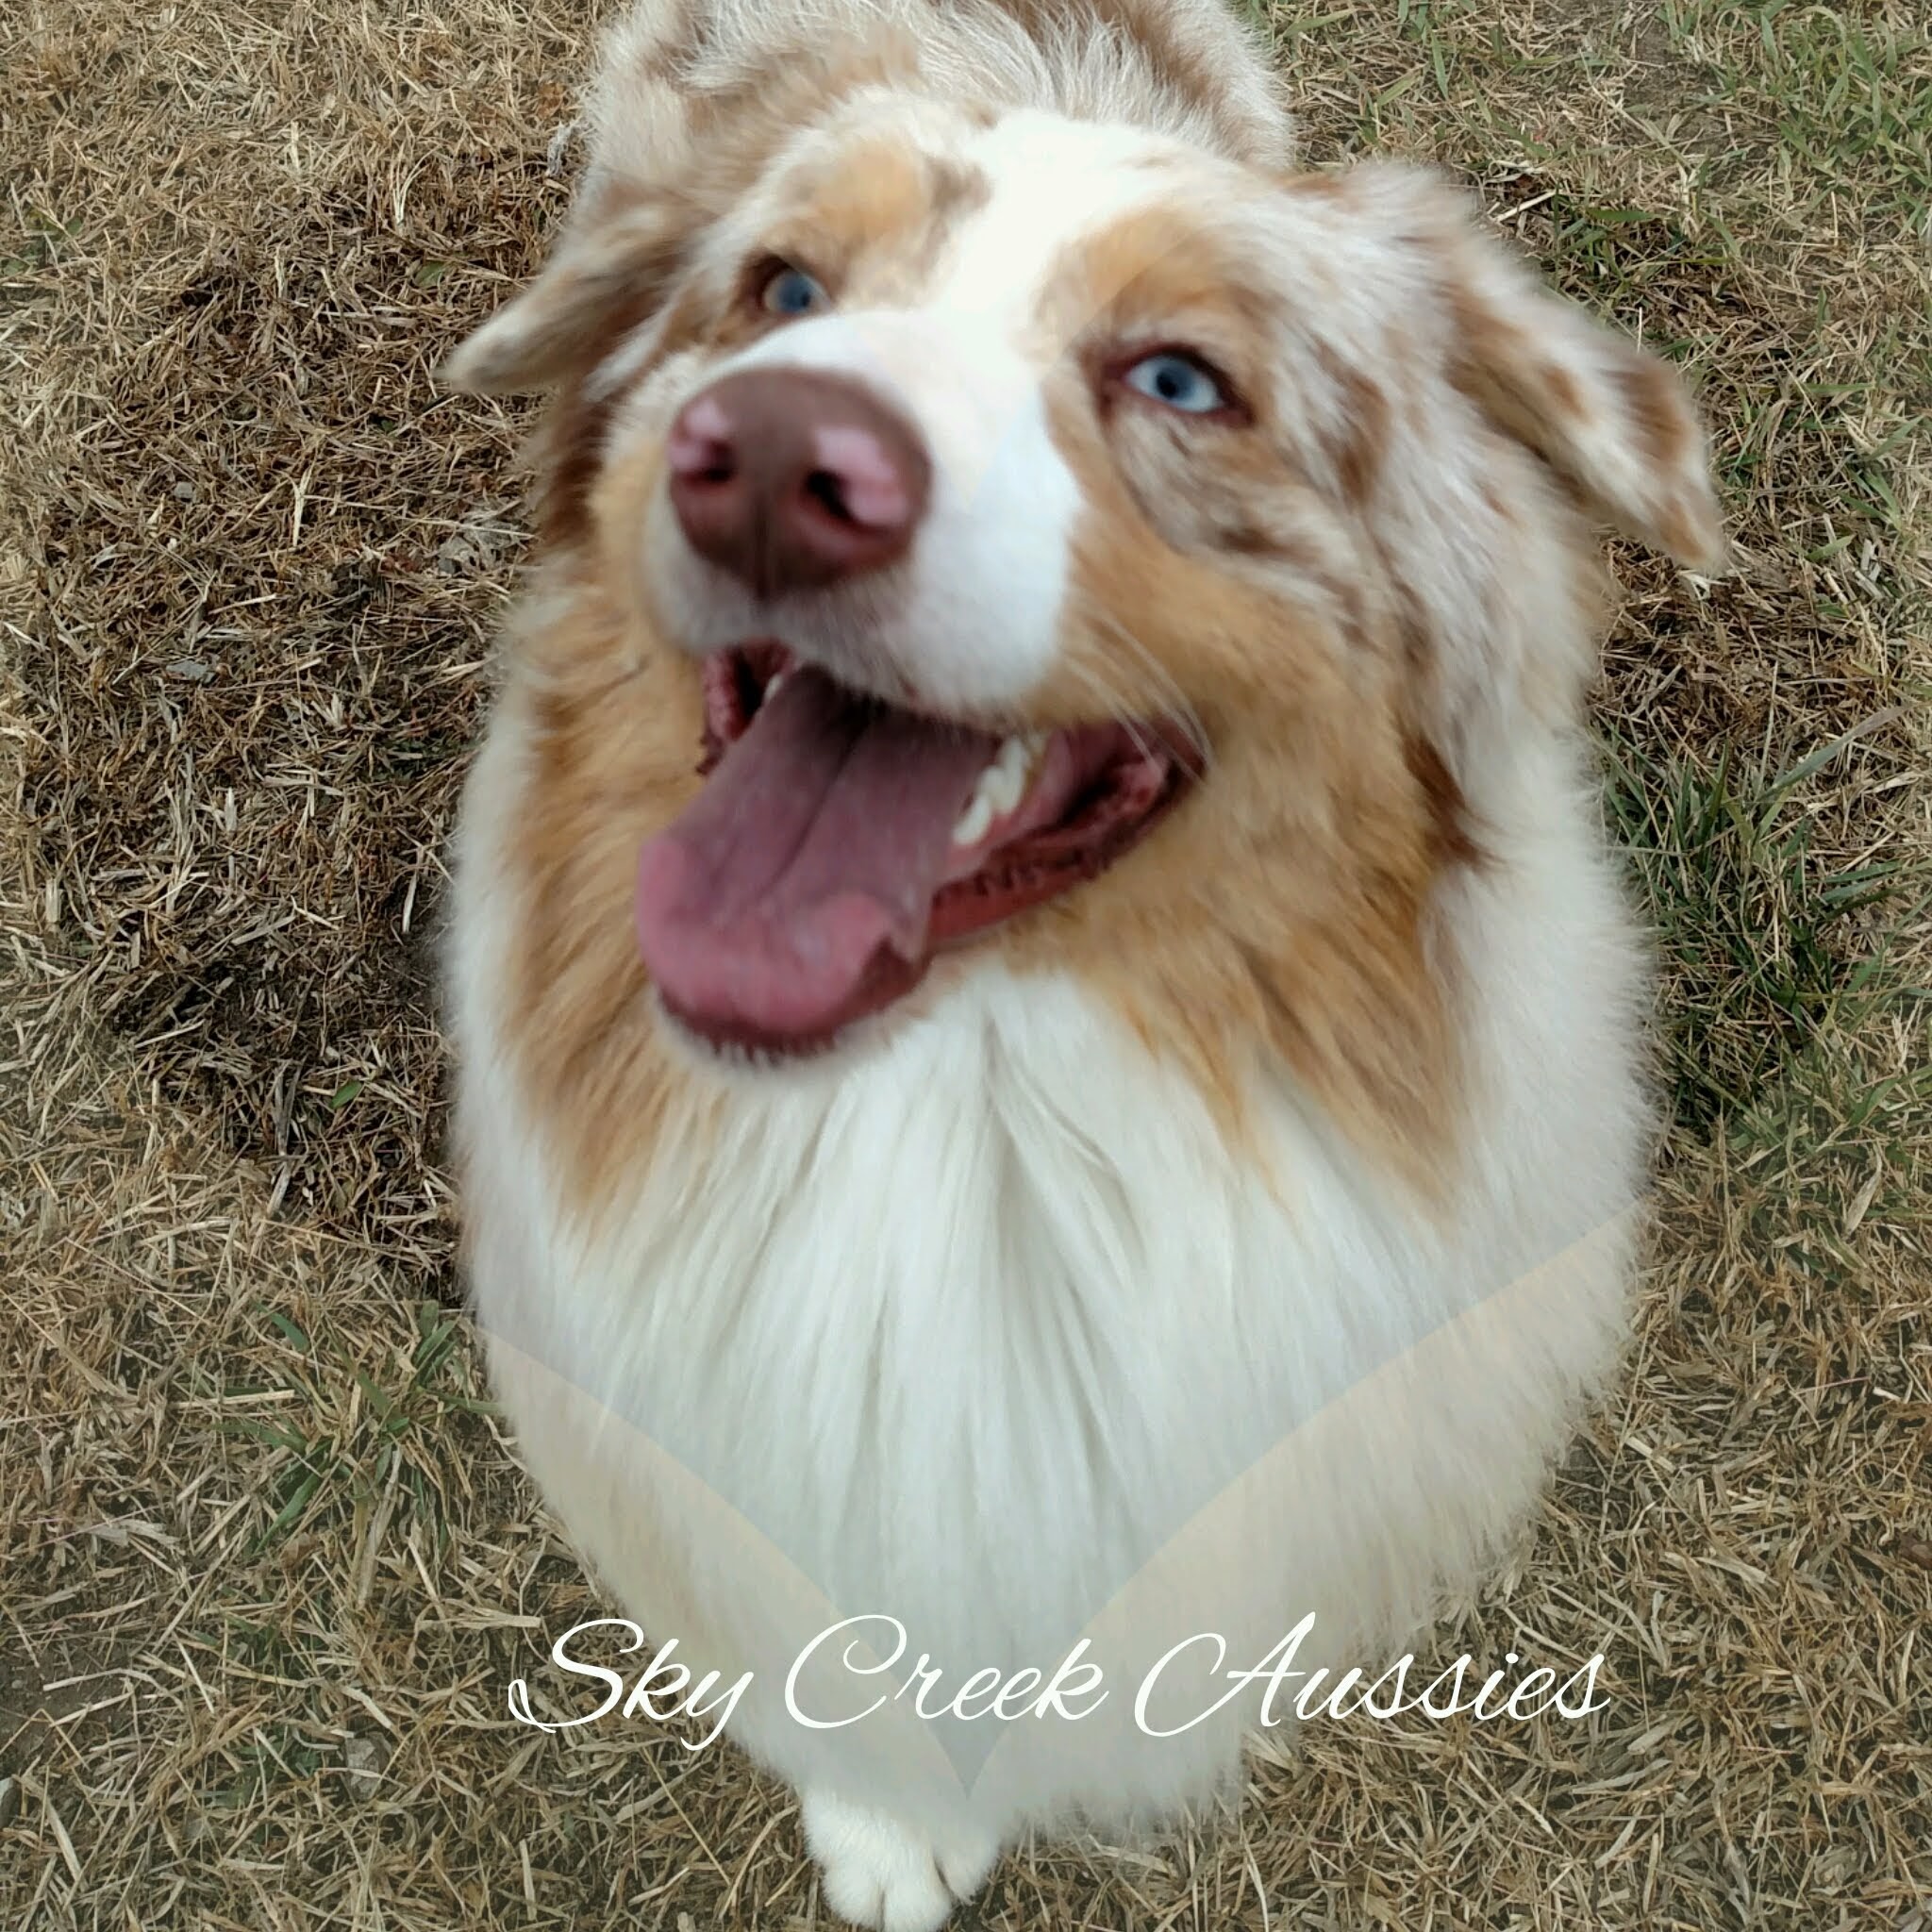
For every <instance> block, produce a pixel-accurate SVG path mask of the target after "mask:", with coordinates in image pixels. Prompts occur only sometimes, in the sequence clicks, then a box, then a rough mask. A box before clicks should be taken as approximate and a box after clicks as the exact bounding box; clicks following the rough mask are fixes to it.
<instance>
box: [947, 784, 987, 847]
mask: <svg viewBox="0 0 1932 1932" xmlns="http://www.w3.org/2000/svg"><path fill="white" fill-rule="evenodd" d="M991 824H992V800H991V799H990V798H989V797H988V796H987V795H986V793H985V792H984V791H979V790H978V789H977V788H976V787H975V788H974V793H973V796H972V797H971V798H970V799H969V800H968V801H967V805H966V809H965V810H964V811H962V812H961V813H960V814H959V823H958V824H957V825H955V826H954V827H953V843H954V844H955V845H977V844H978V843H979V841H981V840H982V839H983V838H985V837H986V835H987V832H988V829H989V828H990V827H991Z"/></svg>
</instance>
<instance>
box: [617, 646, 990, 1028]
mask: <svg viewBox="0 0 1932 1932" xmlns="http://www.w3.org/2000/svg"><path fill="white" fill-rule="evenodd" d="M998 749H999V744H998V741H997V740H996V739H993V738H991V737H988V736H986V735H985V734H984V733H980V732H969V731H964V730H961V729H959V728H958V726H953V725H944V724H932V723H929V722H928V721H926V720H924V719H922V718H916V717H914V716H912V715H911V713H909V712H907V711H901V710H897V709H894V708H891V707H890V706H884V705H877V704H874V703H871V702H868V701H866V700H862V699H859V698H857V697H855V696H853V695H852V694H851V693H850V692H848V691H842V690H841V688H840V687H839V686H837V685H835V684H834V683H833V682H832V681H831V680H830V679H829V678H827V677H826V676H825V675H824V674H823V673H821V672H818V671H815V670H809V669H805V668H801V669H799V670H796V671H793V672H792V673H791V675H790V676H789V677H787V678H786V680H785V682H784V683H783V684H782V685H781V686H780V687H779V689H778V691H777V694H776V695H775V696H774V697H772V698H771V699H769V700H768V701H767V702H766V703H765V704H764V705H763V706H762V707H760V708H759V710H758V715H757V716H756V717H755V718H754V719H753V720H752V723H751V725H750V728H749V729H748V730H747V731H746V732H745V734H744V736H743V737H741V739H739V740H738V741H736V742H735V743H734V744H733V745H732V746H731V748H730V749H729V750H728V751H727V752H726V753H725V754H724V759H723V761H722V762H721V763H720V764H719V766H718V768H717V769H716V770H715V771H714V772H713V773H712V774H710V776H709V777H708V779H706V781H705V788H704V790H703V791H701V792H700V793H699V794H698V796H697V799H696V801H695V802H694V803H693V804H692V805H691V807H690V808H689V809H688V810H686V812H685V813H684V815H683V816H682V817H681V818H679V819H678V820H677V821H676V823H675V824H673V825H672V826H671V827H670V828H669V829H668V830H666V831H664V832H661V833H659V834H658V837H656V838H655V839H652V840H651V841H648V842H647V843H646V845H645V846H644V849H643V853H642V856H641V858H640V860H639V863H638V895H637V927H638V941H639V944H640V945H641V948H642V951H643V956H644V963H645V965H646V966H647V967H649V969H650V972H651V976H652V978H653V979H654V980H655V981H656V982H657V986H658V993H659V995H660V996H661V998H662V999H663V1001H664V1003H665V1005H666V1006H667V1007H669V1008H670V1009H671V1010H672V1011H673V1012H674V1013H675V1014H676V1015H677V1016H678V1018H679V1019H681V1020H683V1021H685V1022H686V1023H687V1024H690V1025H691V1026H693V1027H695V1028H696V1029H697V1030H698V1031H699V1032H701V1033H704V1034H706V1035H708V1036H710V1037H711V1038H714V1039H719V1040H727V1041H739V1042H741V1043H744V1044H748V1045H772V1046H784V1045H792V1044H796V1043H797V1042H799V1041H802V1040H809V1039H816V1038H823V1037H825V1036H828V1035H830V1034H831V1033H832V1032H834V1031H835V1030H836V1029H837V1028H839V1027H840V1026H841V1025H844V1024H847V1023H848V1022H849V1021H851V1020H853V1019H856V1018H858V1016H859V1015H861V1014H863V1013H867V1012H871V1011H873V1010H874V1009H875V1008H878V1007H881V1006H883V1005H885V1004H886V1003H887V1002H888V1001H889V1000H891V999H893V998H895V997H896V996H897V995H898V994H899V993H901V992H903V991H905V990H906V989H907V988H908V986H910V985H911V984H912V983H913V981H915V980H916V979H917V978H918V977H919V974H920V973H921V972H922V971H923V970H924V952H925V939H926V924H927V920H928V918H929V916H930V914H931V911H932V902H933V897H934V895H935V894H936V893H937V892H938V891H939V889H940V887H941V884H942V883H943V880H944V875H945V870H946V865H947V861H948V859H949V858H950V856H951V852H952V839H953V826H954V824H956V823H957V822H958V817H959V814H960V812H961V811H962V810H963V809H964V808H965V805H966V801H967V799H968V798H969V797H971V795H972V792H973V787H974V782H975V781H976V780H977V778H978V776H979V774H980V773H981V772H983V771H984V770H985V769H986V767H987V765H988V763H989V762H990V761H991V758H992V757H993V755H994V754H995V752H996V751H997V750H998Z"/></svg>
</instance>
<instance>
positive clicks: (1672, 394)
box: [1360, 166, 1725, 572]
mask: <svg viewBox="0 0 1932 1932" xmlns="http://www.w3.org/2000/svg"><path fill="white" fill-rule="evenodd" d="M1360 173H1361V174H1363V175H1373V176H1374V177H1375V178H1374V180H1373V181H1372V182H1371V183H1369V184H1368V185H1369V187H1370V192H1373V193H1375V194H1377V195H1378V196H1382V195H1387V196H1390V197H1396V198H1399V199H1400V201H1401V202H1402V203H1403V204H1405V208H1404V213H1405V215H1406V216H1407V217H1408V218H1409V219H1408V220H1406V221H1405V224H1404V225H1405V227H1406V229H1407V239H1409V240H1411V241H1413V242H1420V243H1421V244H1422V245H1424V247H1425V248H1427V249H1428V251H1429V253H1430V256H1431V258H1432V259H1431V267H1432V269H1433V270H1436V271H1437V273H1438V274H1439V276H1440V284H1441V294H1442V297H1443V299H1444V301H1445V303H1446V307H1447V314H1448V320H1449V323H1450V327H1451V330H1452V335H1453V340H1452V341H1451V342H1450V343H1449V344H1448V354H1449V358H1450V366H1451V370H1452V373H1453V375H1454V376H1455V379H1456V380H1457V384H1458V385H1459V386H1460V387H1461V388H1462V389H1463V390H1464V391H1466V392H1467V393H1468V394H1469V395H1470V396H1471V397H1472V398H1473V399H1474V401H1475V402H1476V403H1477V405H1478V406H1479V407H1480V408H1482V409H1483V410H1484V412H1485V413H1486V414H1487V415H1488V416H1489V417H1490V418H1491V421H1492V422H1493V423H1494V424H1495V425H1497V426H1498V427H1499V428H1501V429H1503V430H1505V431H1507V433H1508V434H1509V435H1511V436H1513V437H1515V438H1516V439H1517V440H1518V441H1521V442H1523V443H1525V444H1526V445H1527V446H1528V447H1529V448H1530V449H1532V450H1534V451H1535V452H1536V453H1537V454H1538V455H1539V456H1540V457H1541V458H1543V459H1544V460H1545V461H1546V462H1547V463H1548V464H1549V465H1550V467H1551V468H1552V469H1553V470H1555V471H1556V472H1557V475H1560V476H1561V477H1563V478H1564V480H1565V481H1566V482H1567V483H1569V485H1570V486H1571V487H1572V489H1574V491H1576V492H1577V493H1578V495H1579V496H1580V497H1581V498H1582V499H1583V500H1584V501H1585V502H1586V503H1587V504H1589V505H1590V506H1591V508H1594V509H1596V510H1597V511H1599V512H1600V513H1601V514H1602V515H1603V516H1604V517H1605V518H1606V519H1607V521H1608V522H1609V523H1611V524H1612V525H1615V526H1616V527H1617V528H1618V529H1620V530H1622V531H1623V532H1624V534H1625V535H1626V536H1630V537H1635V538H1637V539H1638V540H1639V541H1641V542H1644V543H1647V544H1649V545H1651V546H1652V547H1653V548H1655V549H1657V550H1661V551H1663V552H1664V553H1665V554H1666V555H1668V556H1670V557H1673V558H1675V559H1676V560H1677V561H1678V562H1679V563H1682V564H1685V565H1687V566H1690V567H1691V568H1694V569H1700V570H1705V571H1710V572H1716V571H1720V570H1722V569H1724V564H1725V546H1724V531H1723V526H1722V524H1721V521H1720V517H1719V512H1718V506H1717V499H1716V495H1715V493H1714V492H1713V491H1712V488H1711V481H1710V466H1709V455H1708V451H1707V445H1706V442H1705V436H1704V428H1703V425H1702V424H1701V423H1700V422H1699V420H1698V414H1697V410H1696V408H1695V406H1694V405H1693V404H1692V402H1691V394H1690V391H1689V389H1688V388H1687V386H1686V384H1685V382H1684V379H1683V377H1682V376H1681V375H1679V374H1678V372H1677V371H1676V370H1675V369H1674V367H1673V366H1672V365H1671V364H1670V363H1668V362H1666V361H1665V360H1664V359H1663V358H1661V357H1658V356H1654V355H1652V354H1650V353H1649V352H1647V351H1646V350H1643V349H1640V348H1639V347H1638V346H1637V345H1636V343H1634V342H1632V341H1629V340H1628V339H1627V338H1625V337H1624V336H1621V335H1618V334H1616V333H1615V332H1614V331H1613V330H1611V329H1608V328H1606V327H1604V326H1603V325H1601V324H1599V323H1597V322H1595V321H1593V320H1592V319H1591V317H1590V316H1589V315H1588V314H1587V313H1586V312H1585V311H1584V310H1583V309H1581V308H1577V307H1576V306H1575V304H1574V303H1572V302H1568V301H1565V300H1563V299H1562V298H1560V297H1558V296H1557V295H1555V294H1554V293H1552V292H1551V291H1548V290H1546V289H1544V288H1543V287H1541V285H1540V284H1539V283H1538V281H1537V280H1536V278H1535V277H1534V275H1532V274H1531V273H1530V272H1529V270H1528V269H1527V268H1526V267H1525V266H1524V265H1523V264H1522V263H1521V262H1520V261H1519V260H1518V259H1517V258H1516V257H1515V255H1514V254H1513V253H1512V252H1511V250H1510V249H1509V247H1508V246H1507V244H1506V243H1505V242H1503V241H1502V240H1501V239H1500V238H1498V237H1496V236H1494V235H1492V234H1491V233H1489V232H1488V231H1487V230H1486V228H1485V227H1484V226H1483V225H1481V223H1480V221H1479V219H1477V218H1476V211H1475V210H1474V208H1472V207H1471V206H1469V204H1468V203H1467V202H1466V201H1465V200H1464V198H1463V197H1462V196H1461V194H1460V193H1459V192H1457V191H1456V190H1455V189H1453V188H1452V187H1451V186H1450V185H1449V184H1448V183H1447V182H1445V181H1442V180H1441V179H1440V178H1438V177H1436V176H1433V175H1428V174H1426V173H1424V172H1423V171H1421V170H1416V169H1407V168H1398V167H1386V166H1385V167H1374V168H1372V169H1364V170H1361V171H1360Z"/></svg>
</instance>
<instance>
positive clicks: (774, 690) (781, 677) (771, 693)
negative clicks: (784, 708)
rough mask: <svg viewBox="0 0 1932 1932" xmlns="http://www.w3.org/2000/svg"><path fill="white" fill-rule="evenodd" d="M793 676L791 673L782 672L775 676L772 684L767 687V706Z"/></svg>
mask: <svg viewBox="0 0 1932 1932" xmlns="http://www.w3.org/2000/svg"><path fill="white" fill-rule="evenodd" d="M790 676H791V672H789V671H780V672H777V673H776V674H774V676H773V678H772V681H771V683H770V684H768V685H766V687H765V699H764V701H765V703H766V704H768V705H769V704H770V703H771V702H772V700H773V699H774V697H776V696H777V695H778V687H779V686H780V685H781V684H783V683H784V682H785V680H786V679H787V678H788V677H790Z"/></svg>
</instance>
